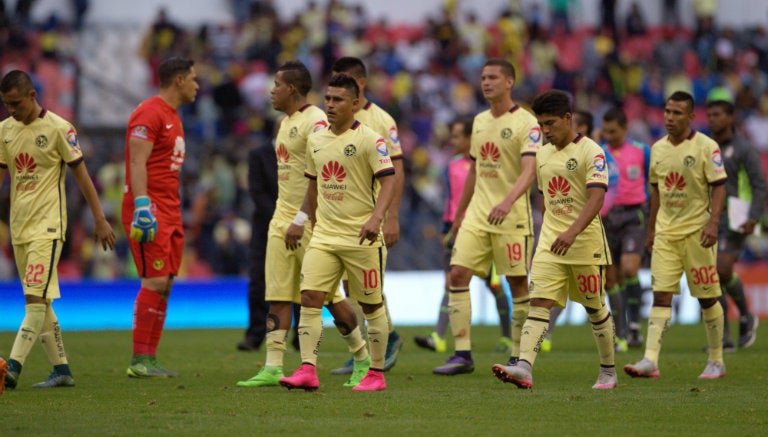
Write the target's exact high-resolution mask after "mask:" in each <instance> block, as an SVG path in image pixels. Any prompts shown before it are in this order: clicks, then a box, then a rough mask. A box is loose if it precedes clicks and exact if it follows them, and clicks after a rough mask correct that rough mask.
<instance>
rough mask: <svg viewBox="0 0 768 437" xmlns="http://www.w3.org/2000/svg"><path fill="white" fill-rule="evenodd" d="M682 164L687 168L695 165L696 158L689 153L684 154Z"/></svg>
mask: <svg viewBox="0 0 768 437" xmlns="http://www.w3.org/2000/svg"><path fill="white" fill-rule="evenodd" d="M683 165H684V166H686V167H688V168H691V167H693V166H694V165H696V158H694V157H693V156H691V155H688V156H686V157H685V158H683Z"/></svg>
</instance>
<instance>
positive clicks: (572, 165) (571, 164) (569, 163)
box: [565, 158, 579, 171]
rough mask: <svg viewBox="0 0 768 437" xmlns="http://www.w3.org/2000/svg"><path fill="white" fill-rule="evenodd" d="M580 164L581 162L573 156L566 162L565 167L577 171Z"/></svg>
mask: <svg viewBox="0 0 768 437" xmlns="http://www.w3.org/2000/svg"><path fill="white" fill-rule="evenodd" d="M578 166H579V162H578V161H576V159H575V158H571V159H569V160H568V161H567V162H566V163H565V168H567V169H568V171H576V168H578Z"/></svg>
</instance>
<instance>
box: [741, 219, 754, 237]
mask: <svg viewBox="0 0 768 437" xmlns="http://www.w3.org/2000/svg"><path fill="white" fill-rule="evenodd" d="M756 225H757V221H755V220H747V221H746V222H744V224H743V225H741V226H740V227H739V231H741V233H742V234H744V235H752V233H753V232H755V226H756Z"/></svg>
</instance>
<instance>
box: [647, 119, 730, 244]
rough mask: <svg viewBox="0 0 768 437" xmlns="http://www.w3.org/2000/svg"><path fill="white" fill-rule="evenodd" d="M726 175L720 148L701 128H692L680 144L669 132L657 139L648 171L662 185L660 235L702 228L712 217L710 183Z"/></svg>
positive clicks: (658, 218) (677, 234) (676, 235)
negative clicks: (669, 135) (672, 138)
mask: <svg viewBox="0 0 768 437" xmlns="http://www.w3.org/2000/svg"><path fill="white" fill-rule="evenodd" d="M726 178H727V175H726V173H725V167H724V166H723V157H722V155H721V154H720V148H719V147H718V145H717V143H716V142H715V141H714V140H713V139H711V138H709V137H708V136H706V135H704V134H702V133H701V132H696V131H691V134H690V135H689V136H688V138H686V139H685V141H683V142H682V143H680V144H678V145H677V146H675V145H672V143H670V142H669V137H668V136H665V137H664V138H662V139H660V140H659V141H657V142H656V143H655V144H654V145H653V147H651V168H650V171H649V175H648V180H649V182H650V183H651V184H653V185H657V186H658V189H659V212H658V214H657V216H656V235H657V236H664V237H668V238H683V237H685V236H686V235H689V234H691V233H693V232H697V231H699V230H701V229H702V228H703V227H704V225H706V224H707V221H709V217H710V197H709V188H710V185H717V184H722V183H725V180H726Z"/></svg>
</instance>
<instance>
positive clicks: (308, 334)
mask: <svg viewBox="0 0 768 437" xmlns="http://www.w3.org/2000/svg"><path fill="white" fill-rule="evenodd" d="M298 334H299V346H300V349H301V362H302V363H309V364H312V365H313V366H314V365H316V364H317V353H318V350H319V349H320V342H321V341H323V309H322V308H311V307H305V306H303V305H302V306H301V317H299V328H298Z"/></svg>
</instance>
